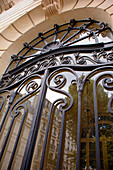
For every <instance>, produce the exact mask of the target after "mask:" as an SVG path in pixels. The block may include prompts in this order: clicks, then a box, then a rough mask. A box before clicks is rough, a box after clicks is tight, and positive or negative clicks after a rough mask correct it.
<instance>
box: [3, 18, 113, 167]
mask: <svg viewBox="0 0 113 170" xmlns="http://www.w3.org/2000/svg"><path fill="white" fill-rule="evenodd" d="M112 34H113V32H112V30H111V28H110V27H109V26H108V25H107V24H105V23H103V22H99V21H96V20H92V19H91V18H87V19H85V20H78V21H77V20H75V19H71V20H70V22H69V23H65V24H62V25H57V24H55V25H54V27H53V29H51V30H48V31H47V32H45V33H41V32H40V33H39V34H38V37H36V38H35V39H33V40H32V41H31V42H30V43H27V42H25V43H24V47H23V48H22V50H20V51H19V53H18V54H17V55H12V60H11V62H10V64H9V66H8V67H7V69H6V71H5V73H4V75H3V77H2V79H1V84H0V85H1V90H0V101H1V106H0V110H1V127H0V128H1V139H2V140H1V155H0V158H1V169H7V168H8V169H11V168H13V169H15V168H17V167H18V169H30V168H31V169H37V168H38V169H50V168H51V169H100V167H101V168H103V169H106V167H107V168H109V169H110V168H111V166H112V160H113V157H112V154H113V152H112V149H113V148H112V138H113V135H112V126H113V125H112V119H113V116H112V114H113V109H112V90H113V86H112V84H113V81H112V76H113V75H112V70H113V66H112V61H113V52H112V46H113V42H112V41H111V39H110V38H108V37H112ZM103 119H106V120H108V119H110V120H111V121H110V120H109V121H110V122H109V121H108V122H107V123H106V122H104V121H105V120H103ZM101 121H102V122H101ZM105 131H107V132H105ZM105 134H106V135H105ZM101 143H102V144H101ZM101 153H102V155H103V157H101ZM106 158H107V159H106ZM6 160H7V161H6ZM6 162H7V163H6Z"/></svg>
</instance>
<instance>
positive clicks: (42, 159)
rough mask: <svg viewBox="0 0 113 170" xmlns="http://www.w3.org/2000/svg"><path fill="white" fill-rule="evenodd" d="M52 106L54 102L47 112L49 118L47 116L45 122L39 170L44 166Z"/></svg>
mask: <svg viewBox="0 0 113 170" xmlns="http://www.w3.org/2000/svg"><path fill="white" fill-rule="evenodd" d="M53 107H54V103H53V104H52V105H51V108H50V112H49V118H48V123H47V130H46V135H45V140H44V146H43V151H42V157H41V162H40V170H42V169H43V166H44V160H45V153H46V146H47V139H48V135H49V129H50V123H51V117H52V110H53Z"/></svg>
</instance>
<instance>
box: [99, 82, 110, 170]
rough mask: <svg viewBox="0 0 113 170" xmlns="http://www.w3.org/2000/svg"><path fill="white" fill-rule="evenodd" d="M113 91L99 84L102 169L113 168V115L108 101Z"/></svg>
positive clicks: (108, 169)
mask: <svg viewBox="0 0 113 170" xmlns="http://www.w3.org/2000/svg"><path fill="white" fill-rule="evenodd" d="M111 96H112V92H110V93H108V92H107V91H106V90H105V89H104V88H103V86H102V85H101V82H100V84H98V86H97V101H98V120H99V140H100V145H101V146H100V153H101V169H107V170H111V169H112V168H113V115H112V114H111V113H110V112H109V110H108V102H109V99H110V97H111Z"/></svg>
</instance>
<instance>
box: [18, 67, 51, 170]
mask: <svg viewBox="0 0 113 170" xmlns="http://www.w3.org/2000/svg"><path fill="white" fill-rule="evenodd" d="M48 74H49V70H48V69H47V70H45V74H44V78H43V82H42V86H41V90H40V93H39V96H38V101H37V105H36V109H35V112H34V117H33V121H32V125H31V129H30V133H29V137H28V140H27V144H26V149H25V152H24V157H23V161H22V165H21V170H29V169H30V166H31V161H32V157H33V153H34V148H35V143H36V138H37V134H38V130H39V125H40V120H41V114H42V110H43V105H44V99H45V95H46V90H47V86H46V79H47V76H48Z"/></svg>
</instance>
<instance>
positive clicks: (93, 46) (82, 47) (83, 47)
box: [4, 41, 113, 77]
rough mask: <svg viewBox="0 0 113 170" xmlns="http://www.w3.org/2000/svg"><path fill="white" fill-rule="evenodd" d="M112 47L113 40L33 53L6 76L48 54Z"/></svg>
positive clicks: (85, 51) (84, 51) (89, 51)
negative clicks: (29, 58) (30, 57)
mask: <svg viewBox="0 0 113 170" xmlns="http://www.w3.org/2000/svg"><path fill="white" fill-rule="evenodd" d="M112 48H113V41H112V42H110V43H96V44H88V45H75V46H67V47H62V48H59V49H55V50H52V51H49V52H47V53H44V54H41V55H31V56H32V57H35V58H32V59H31V60H28V61H26V62H24V63H23V64H21V65H19V66H18V67H17V68H14V69H12V70H10V71H9V72H8V74H7V75H6V76H4V77H7V76H9V75H11V76H12V75H14V74H17V73H19V72H20V71H22V70H24V69H25V68H27V67H30V66H32V65H33V64H35V63H37V62H38V61H41V60H43V59H45V58H46V57H48V56H52V55H59V54H66V53H68V54H69V53H70V54H71V53H76V52H80V53H91V52H94V51H98V52H100V50H101V49H105V50H110V49H112Z"/></svg>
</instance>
